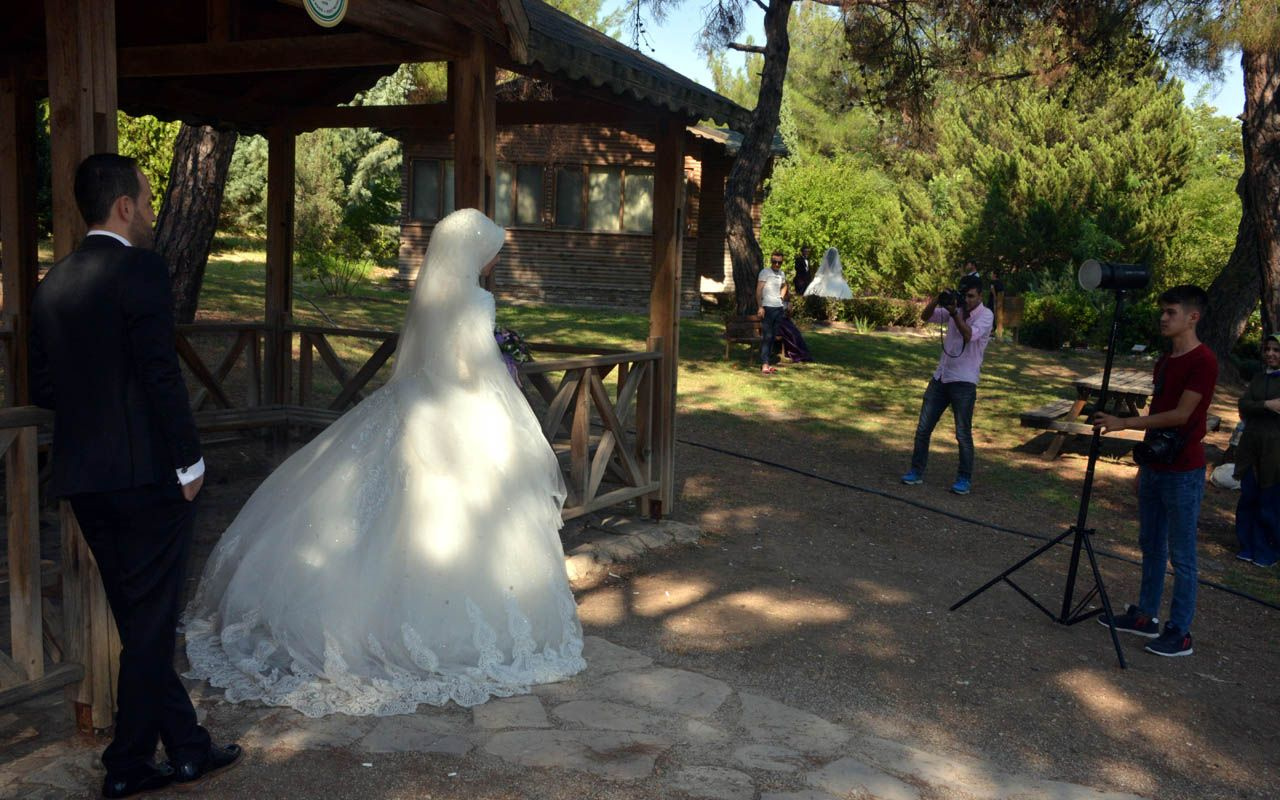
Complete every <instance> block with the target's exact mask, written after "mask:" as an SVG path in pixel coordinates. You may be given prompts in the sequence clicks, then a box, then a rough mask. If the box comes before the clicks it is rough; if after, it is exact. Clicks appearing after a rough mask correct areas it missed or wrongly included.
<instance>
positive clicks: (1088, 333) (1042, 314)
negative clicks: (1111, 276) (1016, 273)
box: [1020, 291, 1105, 350]
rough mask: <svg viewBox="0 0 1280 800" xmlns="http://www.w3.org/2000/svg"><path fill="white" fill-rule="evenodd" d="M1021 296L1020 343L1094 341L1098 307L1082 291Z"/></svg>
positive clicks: (1051, 346) (1052, 345)
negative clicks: (1023, 298)
mask: <svg viewBox="0 0 1280 800" xmlns="http://www.w3.org/2000/svg"><path fill="white" fill-rule="evenodd" d="M1025 298H1026V304H1025V306H1024V310H1023V313H1022V328H1021V331H1020V338H1021V340H1022V342H1023V344H1028V345H1031V346H1032V347H1039V348H1041V349H1044V350H1057V349H1058V348H1060V347H1063V346H1064V345H1076V346H1081V345H1090V344H1094V343H1095V339H1094V336H1095V331H1094V329H1095V327H1096V326H1097V324H1098V309H1097V308H1096V307H1095V306H1094V304H1093V302H1092V300H1091V299H1090V297H1089V295H1088V294H1087V293H1086V292H1082V291H1074V292H1072V291H1065V292H1058V293H1054V294H1038V293H1035V292H1028V293H1027V294H1026V296H1025ZM1104 343H1105V342H1104Z"/></svg>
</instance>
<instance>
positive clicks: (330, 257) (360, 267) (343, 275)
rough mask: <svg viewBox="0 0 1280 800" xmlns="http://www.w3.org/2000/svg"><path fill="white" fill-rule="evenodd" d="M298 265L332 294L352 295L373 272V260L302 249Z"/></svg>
mask: <svg viewBox="0 0 1280 800" xmlns="http://www.w3.org/2000/svg"><path fill="white" fill-rule="evenodd" d="M297 260H298V266H299V267H300V268H301V269H302V273H303V275H305V276H306V277H307V278H308V279H309V280H313V281H316V282H318V283H319V284H320V286H321V287H323V289H324V293H325V294H327V295H330V296H334V297H337V296H341V297H350V296H351V295H352V294H353V293H354V292H355V290H356V287H358V286H359V285H360V284H362V283H364V282H366V281H368V280H369V277H370V276H371V275H372V274H373V268H374V264H373V261H371V260H369V259H367V258H352V257H347V256H343V255H337V254H333V253H317V252H315V251H310V250H306V251H301V252H299V253H298V259H297Z"/></svg>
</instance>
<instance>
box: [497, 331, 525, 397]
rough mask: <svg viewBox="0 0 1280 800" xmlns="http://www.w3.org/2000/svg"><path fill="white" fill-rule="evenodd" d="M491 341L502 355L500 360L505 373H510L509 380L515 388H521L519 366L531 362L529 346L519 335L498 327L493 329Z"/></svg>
mask: <svg viewBox="0 0 1280 800" xmlns="http://www.w3.org/2000/svg"><path fill="white" fill-rule="evenodd" d="M493 339H494V341H496V342H497V343H498V350H499V352H501V353H502V360H503V361H504V362H506V364H507V372H509V373H511V379H512V380H514V381H515V382H516V385H517V386H522V385H523V382H522V381H521V380H520V365H521V364H527V363H529V362H530V361H532V360H533V354H532V353H530V352H529V345H527V344H525V341H524V338H523V337H522V336H521V335H520V334H518V333H516V332H515V331H513V330H511V329H510V328H503V327H502V326H500V325H495V326H494V327H493Z"/></svg>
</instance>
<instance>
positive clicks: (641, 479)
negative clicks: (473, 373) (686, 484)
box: [520, 339, 662, 520]
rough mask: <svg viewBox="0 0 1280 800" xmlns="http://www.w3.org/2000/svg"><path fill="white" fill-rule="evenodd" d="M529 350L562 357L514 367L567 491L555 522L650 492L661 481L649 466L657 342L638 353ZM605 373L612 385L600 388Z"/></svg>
mask: <svg viewBox="0 0 1280 800" xmlns="http://www.w3.org/2000/svg"><path fill="white" fill-rule="evenodd" d="M530 347H531V348H532V349H533V350H534V351H535V352H537V353H538V354H539V356H545V355H553V354H558V355H561V356H562V357H561V358H559V359H556V358H552V359H545V358H540V359H539V360H537V361H533V362H530V363H527V364H522V365H520V375H521V377H522V379H523V380H524V384H525V386H526V391H525V396H526V398H528V399H529V401H530V405H532V406H533V408H534V411H535V413H537V414H538V418H539V419H540V420H541V422H542V433H543V435H545V436H546V437H547V440H548V441H550V442H551V446H552V448H553V449H554V450H555V451H556V455H557V456H558V457H559V458H560V460H561V463H562V465H564V469H565V472H566V481H565V483H566V486H567V488H568V492H569V493H568V497H567V499H566V500H565V505H564V510H563V512H562V517H563V518H564V519H566V520H568V519H573V518H574V517H579V516H582V515H583V514H587V513H590V512H592V511H595V510H597V509H600V508H606V507H608V506H613V505H617V504H619V503H622V502H625V501H627V500H631V499H633V498H638V497H642V496H644V495H649V494H653V493H655V492H657V491H658V489H659V488H661V484H660V483H659V482H658V481H656V480H654V478H653V471H652V468H651V464H652V450H653V411H654V401H653V398H654V385H655V380H656V376H657V374H658V365H659V364H660V363H661V361H662V342H661V339H652V340H650V341H649V344H648V349H647V350H645V351H643V352H625V351H617V350H615V351H603V352H602V351H600V350H591V349H588V348H578V347H569V346H564V345H536V344H535V345H530ZM611 373H612V374H614V375H615V379H616V380H615V382H614V383H613V386H612V387H610V386H609V385H608V384H607V383H606V382H607V381H608V379H609V377H610V375H611ZM557 374H558V375H559V376H560V378H559V381H558V383H556V384H554V385H553V382H552V378H553V376H555V375H557ZM530 390H532V391H530ZM633 426H634V432H633V431H632V430H631V428H632V427H633Z"/></svg>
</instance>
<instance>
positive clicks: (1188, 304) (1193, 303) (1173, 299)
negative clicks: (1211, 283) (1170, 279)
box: [1160, 283, 1209, 316]
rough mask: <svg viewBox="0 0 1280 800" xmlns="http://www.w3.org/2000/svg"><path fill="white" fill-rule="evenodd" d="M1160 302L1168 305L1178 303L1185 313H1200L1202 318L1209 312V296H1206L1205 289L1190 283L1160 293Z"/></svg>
mask: <svg viewBox="0 0 1280 800" xmlns="http://www.w3.org/2000/svg"><path fill="white" fill-rule="evenodd" d="M1160 302H1161V303H1163V304H1166V305H1168V304H1175V303H1176V304H1177V305H1180V306H1182V308H1183V310H1184V311H1199V312H1200V315H1201V316H1204V312H1206V311H1208V310H1209V295H1207V294H1205V291H1204V289H1201V288H1200V287H1199V286H1193V285H1192V284H1190V283H1183V284H1180V285H1178V286H1174V287H1172V288H1170V289H1165V290H1164V291H1163V292H1161V293H1160Z"/></svg>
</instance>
